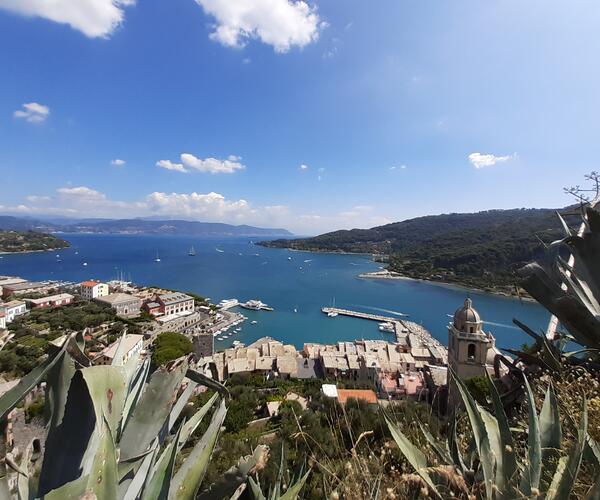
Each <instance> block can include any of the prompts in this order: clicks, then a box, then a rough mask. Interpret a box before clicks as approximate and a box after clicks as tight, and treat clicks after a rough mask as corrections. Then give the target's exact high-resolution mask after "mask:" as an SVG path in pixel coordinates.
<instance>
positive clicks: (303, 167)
mask: <svg viewBox="0 0 600 500" xmlns="http://www.w3.org/2000/svg"><path fill="white" fill-rule="evenodd" d="M298 170H300V172H306V171H307V170H308V165H305V164H304V163H303V164H302V165H300V166H299V167H298Z"/></svg>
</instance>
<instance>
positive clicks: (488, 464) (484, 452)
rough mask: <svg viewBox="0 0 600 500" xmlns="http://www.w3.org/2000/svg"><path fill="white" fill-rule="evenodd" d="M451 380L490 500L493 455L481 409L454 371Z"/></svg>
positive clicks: (492, 480)
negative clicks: (461, 402) (466, 417)
mask: <svg viewBox="0 0 600 500" xmlns="http://www.w3.org/2000/svg"><path fill="white" fill-rule="evenodd" d="M450 375H451V377H452V380H453V381H454V382H455V383H456V386H457V388H458V390H459V392H460V395H461V397H462V400H463V403H464V404H465V408H466V410H467V415H468V416H469V421H470V422H471V430H472V431H473V437H474V438H475V444H476V445H477V454H478V455H479V461H480V463H481V468H482V470H483V478H484V482H485V492H486V498H487V499H488V500H491V499H492V497H493V488H492V487H493V484H494V463H495V459H494V454H493V452H492V449H491V444H490V439H489V436H488V434H487V432H488V431H487V428H486V426H485V423H484V420H483V416H482V410H483V409H482V408H481V407H480V406H479V405H478V404H477V403H476V402H475V400H474V399H473V396H471V393H470V392H469V390H468V389H467V387H466V386H465V384H464V383H463V381H462V380H461V379H460V378H459V377H458V376H457V375H456V374H455V373H454V370H450Z"/></svg>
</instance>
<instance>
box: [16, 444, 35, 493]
mask: <svg viewBox="0 0 600 500" xmlns="http://www.w3.org/2000/svg"><path fill="white" fill-rule="evenodd" d="M32 454H33V440H31V441H30V442H29V444H28V445H27V447H26V448H25V451H24V452H23V456H22V457H21V461H20V463H19V466H20V468H21V470H23V471H25V472H26V473H27V475H24V474H19V475H18V476H17V496H18V498H19V500H29V465H30V463H31V456H32Z"/></svg>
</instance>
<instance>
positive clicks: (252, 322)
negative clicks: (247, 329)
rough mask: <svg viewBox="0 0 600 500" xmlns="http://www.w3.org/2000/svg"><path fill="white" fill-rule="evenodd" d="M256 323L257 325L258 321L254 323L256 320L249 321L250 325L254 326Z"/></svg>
mask: <svg viewBox="0 0 600 500" xmlns="http://www.w3.org/2000/svg"><path fill="white" fill-rule="evenodd" d="M257 323H258V321H256V320H253V321H250V324H251V325H256V324H257Z"/></svg>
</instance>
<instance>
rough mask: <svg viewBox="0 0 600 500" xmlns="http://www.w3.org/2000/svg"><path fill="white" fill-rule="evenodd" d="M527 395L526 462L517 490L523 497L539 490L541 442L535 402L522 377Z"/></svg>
mask: <svg viewBox="0 0 600 500" xmlns="http://www.w3.org/2000/svg"><path fill="white" fill-rule="evenodd" d="M523 381H524V383H525V389H526V394H527V406H528V413H529V432H528V434H529V436H528V438H527V456H528V460H527V463H526V466H525V470H524V471H523V477H522V479H521V484H520V487H519V489H520V490H521V493H523V494H524V495H525V496H530V495H531V489H532V488H539V485H540V476H541V473H542V442H541V437H540V425H539V421H538V416H537V412H536V409H535V400H534V399H533V393H532V392H531V387H530V386H529V382H528V380H527V377H525V376H523Z"/></svg>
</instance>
